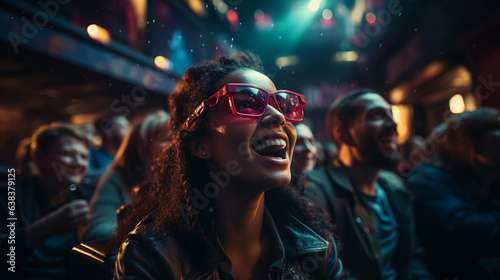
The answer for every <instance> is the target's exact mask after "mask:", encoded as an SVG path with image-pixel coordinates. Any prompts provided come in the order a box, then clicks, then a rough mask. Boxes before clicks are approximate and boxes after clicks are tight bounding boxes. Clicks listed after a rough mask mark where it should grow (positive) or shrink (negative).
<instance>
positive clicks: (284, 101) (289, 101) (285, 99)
mask: <svg viewBox="0 0 500 280" xmlns="http://www.w3.org/2000/svg"><path fill="white" fill-rule="evenodd" d="M276 100H277V101H278V105H279V106H280V109H281V112H282V113H283V115H284V116H285V117H286V118H287V119H289V120H297V121H300V120H302V118H303V117H304V110H303V106H302V104H301V103H300V98H299V96H297V95H295V94H291V93H286V92H278V93H277V94H276Z"/></svg>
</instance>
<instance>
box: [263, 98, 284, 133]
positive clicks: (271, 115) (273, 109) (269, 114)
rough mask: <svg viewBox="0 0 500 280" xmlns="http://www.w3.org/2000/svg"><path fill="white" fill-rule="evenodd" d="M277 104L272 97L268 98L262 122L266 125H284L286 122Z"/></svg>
mask: <svg viewBox="0 0 500 280" xmlns="http://www.w3.org/2000/svg"><path fill="white" fill-rule="evenodd" d="M277 108H279V107H278V104H277V103H276V101H274V99H273V98H269V104H268V105H267V109H266V112H265V113H264V116H263V119H262V121H263V122H262V123H263V124H264V125H265V126H266V127H274V126H284V125H285V123H286V120H285V116H284V115H283V114H282V113H281V112H280V111H279V109H277Z"/></svg>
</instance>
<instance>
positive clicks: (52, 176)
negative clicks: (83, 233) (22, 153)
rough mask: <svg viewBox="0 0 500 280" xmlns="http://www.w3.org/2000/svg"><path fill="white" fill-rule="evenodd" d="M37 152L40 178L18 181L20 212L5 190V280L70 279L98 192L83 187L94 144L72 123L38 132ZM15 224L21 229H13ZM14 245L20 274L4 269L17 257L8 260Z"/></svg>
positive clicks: (1, 221)
mask: <svg viewBox="0 0 500 280" xmlns="http://www.w3.org/2000/svg"><path fill="white" fill-rule="evenodd" d="M31 155H32V159H33V162H34V164H35V173H34V177H33V178H32V179H31V180H30V181H26V182H24V183H21V182H19V184H16V185H15V208H14V210H13V209H12V208H11V205H9V204H7V201H10V200H7V197H5V195H7V192H2V193H1V196H2V197H1V198H0V199H1V200H0V203H1V209H0V226H1V234H0V249H1V250H0V251H1V252H2V257H1V261H2V267H3V269H2V272H0V273H1V274H2V277H1V279H13V278H17V279H69V254H70V251H71V248H72V247H74V246H76V245H77V244H78V241H77V231H78V229H79V228H81V227H83V226H85V224H86V223H87V222H88V219H89V218H90V215H89V208H88V206H87V201H88V200H89V199H90V197H91V195H92V190H91V189H87V188H86V187H83V186H82V185H81V183H82V179H83V176H84V174H85V171H86V169H87V167H88V155H89V142H88V139H87V138H86V137H85V135H84V134H83V132H82V131H81V130H80V129H78V128H76V127H74V126H72V125H70V124H66V123H55V124H51V125H45V126H42V127H41V128H39V129H38V130H37V131H36V132H35V133H34V134H33V137H32V141H31ZM9 195H10V194H9ZM10 197H12V196H10ZM9 218H16V220H15V221H12V220H9ZM12 223H14V224H15V227H12V228H9V227H7V225H6V224H8V225H11V224H12ZM11 230H15V234H14V236H15V243H12V242H9V241H11V239H9V238H7V237H8V236H13V233H12V232H11ZM12 248H14V254H15V273H12V272H10V271H8V270H7V268H5V267H4V266H5V265H7V266H9V262H8V261H9V260H12V259H11V258H10V259H8V260H7V261H6V260H5V259H4V258H5V257H6V255H7V253H8V252H11V251H12ZM7 257H8V256H7Z"/></svg>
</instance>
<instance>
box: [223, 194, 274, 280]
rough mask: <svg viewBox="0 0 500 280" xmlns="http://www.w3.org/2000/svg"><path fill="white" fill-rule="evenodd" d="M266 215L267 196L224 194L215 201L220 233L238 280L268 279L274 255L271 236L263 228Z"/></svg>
mask: <svg viewBox="0 0 500 280" xmlns="http://www.w3.org/2000/svg"><path fill="white" fill-rule="evenodd" d="M241 198H243V197H241ZM264 212H265V207H264V193H261V194H260V195H258V196H256V197H254V198H253V199H248V197H247V199H238V198H235V197H234V196H233V197H231V198H224V197H223V196H222V195H221V196H219V197H218V198H217V199H216V201H215V209H214V213H215V227H216V231H217V234H218V236H219V240H220V242H221V245H222V248H223V249H224V252H225V253H226V254H227V256H228V257H229V259H230V260H231V264H232V266H233V272H234V275H235V277H236V279H263V277H265V272H266V269H267V267H268V264H269V262H270V255H271V254H270V240H271V238H270V236H271V235H270V234H269V233H268V231H267V230H266V227H264V226H263V221H264Z"/></svg>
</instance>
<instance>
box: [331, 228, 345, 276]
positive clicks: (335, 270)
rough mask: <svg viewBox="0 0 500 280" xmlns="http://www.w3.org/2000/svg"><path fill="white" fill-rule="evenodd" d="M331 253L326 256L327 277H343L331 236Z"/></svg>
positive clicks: (340, 262) (340, 263)
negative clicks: (328, 256)
mask: <svg viewBox="0 0 500 280" xmlns="http://www.w3.org/2000/svg"><path fill="white" fill-rule="evenodd" d="M332 247H333V248H332V253H331V255H330V258H328V268H329V271H328V279H332V280H333V279H335V280H336V279H345V278H344V270H343V267H342V261H341V260H340V259H339V255H338V253H337V246H336V245H335V240H334V239H333V237H332Z"/></svg>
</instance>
